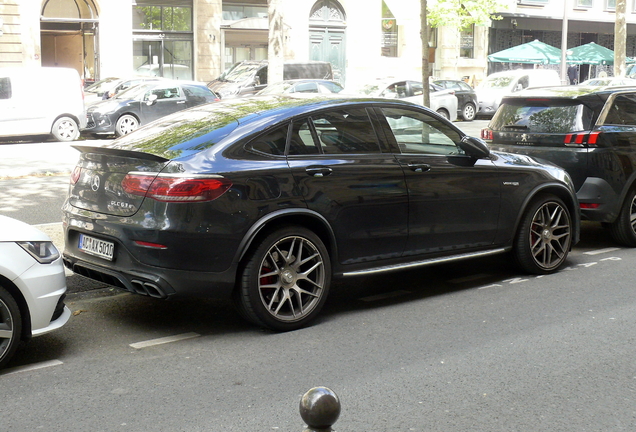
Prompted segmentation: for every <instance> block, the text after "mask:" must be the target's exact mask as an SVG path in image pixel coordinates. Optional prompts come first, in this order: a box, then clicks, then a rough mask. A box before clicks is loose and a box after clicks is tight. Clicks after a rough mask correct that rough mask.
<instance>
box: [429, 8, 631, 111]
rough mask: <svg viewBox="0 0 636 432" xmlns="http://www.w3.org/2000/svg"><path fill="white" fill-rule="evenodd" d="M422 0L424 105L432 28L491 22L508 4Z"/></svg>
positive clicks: (458, 29) (462, 27)
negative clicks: (429, 0)
mask: <svg viewBox="0 0 636 432" xmlns="http://www.w3.org/2000/svg"><path fill="white" fill-rule="evenodd" d="M618 1H621V0H618ZM622 1H625V0H622ZM420 2H421V8H420V9H421V11H420V13H421V21H422V24H421V25H422V30H421V31H420V34H421V37H422V82H423V83H424V106H430V94H429V87H428V85H427V84H428V81H429V77H430V72H429V61H428V53H429V31H430V28H436V27H441V26H449V27H455V28H457V31H458V32H459V31H460V30H462V29H465V28H468V27H469V26H471V25H473V24H475V25H489V24H490V21H491V20H498V19H501V17H500V16H498V15H496V13H497V12H498V11H503V10H506V9H507V6H506V4H505V3H502V2H500V1H498V0H438V1H431V2H430V3H428V1H427V0H420Z"/></svg>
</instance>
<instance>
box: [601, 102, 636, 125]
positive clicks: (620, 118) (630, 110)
mask: <svg viewBox="0 0 636 432" xmlns="http://www.w3.org/2000/svg"><path fill="white" fill-rule="evenodd" d="M604 123H605V124H615V125H636V95H633V94H625V95H620V96H617V97H616V99H615V100H614V103H613V104H612V107H611V108H610V110H609V112H608V113H607V117H605V122H604Z"/></svg>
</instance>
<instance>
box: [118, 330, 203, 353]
mask: <svg viewBox="0 0 636 432" xmlns="http://www.w3.org/2000/svg"><path fill="white" fill-rule="evenodd" d="M199 336H201V335H200V334H199V333H183V334H180V335H174V336H167V337H162V338H158V339H151V340H147V341H143V342H135V343H131V344H130V346H131V347H133V348H135V349H142V348H147V347H150V346H154V345H161V344H166V343H170V342H178V341H182V340H185V339H192V338H195V337H199Z"/></svg>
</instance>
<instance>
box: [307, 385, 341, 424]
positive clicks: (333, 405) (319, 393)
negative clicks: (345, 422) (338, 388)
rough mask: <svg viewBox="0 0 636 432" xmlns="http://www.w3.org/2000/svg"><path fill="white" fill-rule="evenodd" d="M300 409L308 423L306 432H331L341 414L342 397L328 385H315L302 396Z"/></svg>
mask: <svg viewBox="0 0 636 432" xmlns="http://www.w3.org/2000/svg"><path fill="white" fill-rule="evenodd" d="M299 409H300V416H301V417H302V419H303V420H304V421H305V423H307V429H305V431H304V432H330V431H333V429H332V428H331V426H333V424H334V423H335V422H336V420H338V417H339V416H340V399H338V396H337V395H336V394H335V393H334V392H333V391H331V390H330V389H328V388H327V387H314V388H312V389H310V390H308V391H307V393H305V394H304V395H303V397H302V398H300V407H299Z"/></svg>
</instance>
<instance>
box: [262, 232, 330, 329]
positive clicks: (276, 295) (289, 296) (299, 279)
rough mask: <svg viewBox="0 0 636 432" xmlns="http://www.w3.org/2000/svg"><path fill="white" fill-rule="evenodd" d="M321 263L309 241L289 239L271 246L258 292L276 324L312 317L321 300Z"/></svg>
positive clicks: (324, 273) (316, 250)
mask: <svg viewBox="0 0 636 432" xmlns="http://www.w3.org/2000/svg"><path fill="white" fill-rule="evenodd" d="M326 281H327V278H326V272H325V263H324V259H323V257H322V255H321V253H320V251H319V250H318V248H317V247H316V245H314V244H313V243H312V242H311V241H309V240H308V239H306V238H304V237H299V236H289V237H285V238H282V239H280V240H279V241H277V242H276V243H275V244H273V245H272V246H271V247H270V248H269V250H268V251H267V253H266V254H265V257H264V258H263V260H262V262H261V265H260V271H259V279H258V291H259V294H260V298H261V301H262V304H263V306H264V307H265V308H266V309H267V311H268V312H269V313H270V314H271V315H272V316H273V317H274V318H275V319H277V320H280V321H287V322H288V321H298V320H301V319H303V318H304V317H306V316H308V315H309V314H311V313H312V311H313V310H314V309H315V308H316V306H318V304H319V303H320V300H321V298H322V296H323V291H324V288H325V284H326Z"/></svg>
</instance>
